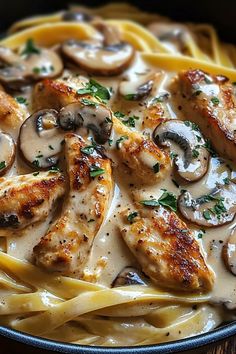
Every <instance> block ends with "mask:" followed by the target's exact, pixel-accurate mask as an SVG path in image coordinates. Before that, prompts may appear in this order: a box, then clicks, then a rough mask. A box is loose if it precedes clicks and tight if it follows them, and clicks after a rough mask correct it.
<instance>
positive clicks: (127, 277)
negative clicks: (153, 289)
mask: <svg viewBox="0 0 236 354" xmlns="http://www.w3.org/2000/svg"><path fill="white" fill-rule="evenodd" d="M143 278H144V275H143V274H142V273H141V272H140V271H138V270H137V269H135V268H133V267H125V268H124V269H123V270H122V271H121V272H120V273H119V274H118V275H117V277H116V278H115V280H114V281H113V282H112V287H113V288H116V287H118V286H125V285H147V284H146V283H145V281H144V280H143Z"/></svg>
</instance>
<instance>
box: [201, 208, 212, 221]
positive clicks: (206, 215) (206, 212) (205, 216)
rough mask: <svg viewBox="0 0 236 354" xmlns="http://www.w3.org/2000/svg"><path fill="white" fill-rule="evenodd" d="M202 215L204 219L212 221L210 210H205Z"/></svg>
mask: <svg viewBox="0 0 236 354" xmlns="http://www.w3.org/2000/svg"><path fill="white" fill-rule="evenodd" d="M202 215H203V217H204V219H206V220H211V214H210V211H209V210H204V211H203V213H202Z"/></svg>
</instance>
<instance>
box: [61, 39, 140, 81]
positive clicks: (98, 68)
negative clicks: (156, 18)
mask: <svg viewBox="0 0 236 354" xmlns="http://www.w3.org/2000/svg"><path fill="white" fill-rule="evenodd" d="M62 53H63V54H64V55H65V56H66V57H67V58H68V59H70V60H72V61H73V62H74V63H75V64H76V65H78V66H79V67H81V68H82V69H84V70H85V71H87V72H88V73H90V74H94V75H102V76H111V75H118V74H121V73H122V72H123V71H124V70H125V69H126V68H127V67H128V66H129V64H130V63H131V60H132V59H133V56H134V48H133V47H132V46H131V45H130V44H129V43H126V42H121V43H118V44H115V45H109V46H104V45H103V44H102V43H101V42H94V41H76V40H68V41H66V42H64V43H63V45H62Z"/></svg>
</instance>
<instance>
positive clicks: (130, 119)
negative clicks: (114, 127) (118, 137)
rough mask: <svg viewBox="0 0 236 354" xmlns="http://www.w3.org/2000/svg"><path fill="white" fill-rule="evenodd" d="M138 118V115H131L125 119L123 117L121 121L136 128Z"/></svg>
mask: <svg viewBox="0 0 236 354" xmlns="http://www.w3.org/2000/svg"><path fill="white" fill-rule="evenodd" d="M138 119H139V117H137V116H131V117H128V118H127V119H124V120H123V119H121V121H122V123H123V124H124V125H126V126H127V127H131V128H135V121H136V120H138Z"/></svg>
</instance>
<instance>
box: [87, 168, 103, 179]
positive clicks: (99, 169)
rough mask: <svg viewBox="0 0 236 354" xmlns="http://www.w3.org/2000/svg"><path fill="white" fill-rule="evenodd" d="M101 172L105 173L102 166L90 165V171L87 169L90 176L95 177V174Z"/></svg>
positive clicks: (97, 174) (100, 173) (98, 174)
mask: <svg viewBox="0 0 236 354" xmlns="http://www.w3.org/2000/svg"><path fill="white" fill-rule="evenodd" d="M103 173H105V170H104V168H100V167H97V166H91V167H90V171H89V174H90V177H97V176H100V175H102V174H103Z"/></svg>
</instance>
